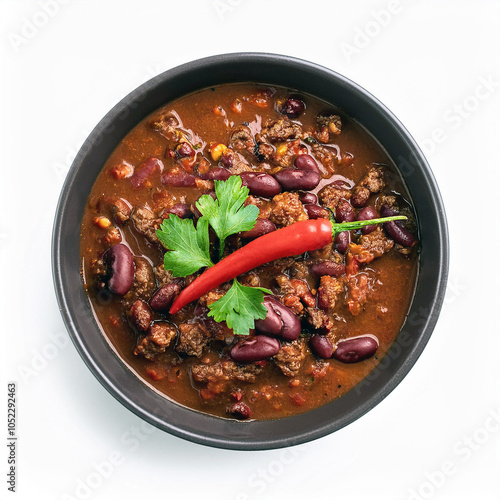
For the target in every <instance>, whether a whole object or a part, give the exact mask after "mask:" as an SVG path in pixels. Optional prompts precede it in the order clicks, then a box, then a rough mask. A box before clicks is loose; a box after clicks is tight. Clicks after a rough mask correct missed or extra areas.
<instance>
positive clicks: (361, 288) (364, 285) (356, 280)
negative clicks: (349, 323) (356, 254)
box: [347, 273, 371, 316]
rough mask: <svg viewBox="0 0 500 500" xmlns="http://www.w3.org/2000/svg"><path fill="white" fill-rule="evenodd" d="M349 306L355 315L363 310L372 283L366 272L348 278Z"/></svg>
mask: <svg viewBox="0 0 500 500" xmlns="http://www.w3.org/2000/svg"><path fill="white" fill-rule="evenodd" d="M347 290H348V294H347V306H348V307H349V311H350V313H351V314H352V315H353V316H357V315H358V314H359V313H360V312H361V311H362V310H363V306H364V304H365V303H366V301H367V299H368V294H369V293H370V291H371V283H370V280H369V278H368V276H367V275H366V274H365V273H358V274H355V275H353V276H349V277H348V279H347Z"/></svg>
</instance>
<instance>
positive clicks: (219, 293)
mask: <svg viewBox="0 0 500 500" xmlns="http://www.w3.org/2000/svg"><path fill="white" fill-rule="evenodd" d="M225 294H226V291H225V290H210V292H208V293H205V294H203V295H202V296H201V297H200V298H199V299H198V304H200V305H202V306H206V307H208V306H209V305H210V304H213V303H214V302H216V301H217V300H219V299H221V298H222V297H224V295H225Z"/></svg>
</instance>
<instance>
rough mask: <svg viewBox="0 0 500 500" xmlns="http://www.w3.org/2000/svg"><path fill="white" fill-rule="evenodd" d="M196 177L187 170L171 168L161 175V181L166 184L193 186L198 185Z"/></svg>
mask: <svg viewBox="0 0 500 500" xmlns="http://www.w3.org/2000/svg"><path fill="white" fill-rule="evenodd" d="M195 181H196V177H195V176H194V175H192V174H188V173H187V172H186V171H185V170H177V171H174V170H170V171H169V172H166V173H164V174H163V175H162V176H161V182H162V184H163V185H165V186H172V187H191V186H196V182H195Z"/></svg>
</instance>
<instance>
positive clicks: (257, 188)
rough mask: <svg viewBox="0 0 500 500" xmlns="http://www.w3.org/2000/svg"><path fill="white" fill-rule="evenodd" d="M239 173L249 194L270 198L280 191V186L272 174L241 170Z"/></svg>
mask: <svg viewBox="0 0 500 500" xmlns="http://www.w3.org/2000/svg"><path fill="white" fill-rule="evenodd" d="M239 175H240V177H241V182H242V184H243V186H247V187H248V189H249V190H250V194H253V195H255V196H264V197H265V198H272V197H273V196H275V195H277V194H279V193H281V186H280V185H279V183H278V181H277V180H276V179H275V178H274V177H273V176H272V175H269V174H265V173H263V172H242V173H241V174H239Z"/></svg>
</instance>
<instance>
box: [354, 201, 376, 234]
mask: <svg viewBox="0 0 500 500" xmlns="http://www.w3.org/2000/svg"><path fill="white" fill-rule="evenodd" d="M377 217H378V215H377V211H376V210H375V209H374V208H373V207H365V208H362V209H361V210H360V211H359V212H358V217H357V220H371V219H376V218H377ZM375 229H377V226H376V225H375V224H373V226H364V227H362V228H361V233H362V234H369V233H371V232H373V231H375Z"/></svg>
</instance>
